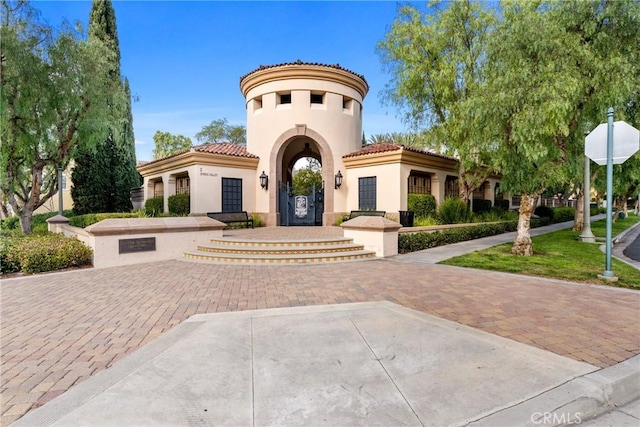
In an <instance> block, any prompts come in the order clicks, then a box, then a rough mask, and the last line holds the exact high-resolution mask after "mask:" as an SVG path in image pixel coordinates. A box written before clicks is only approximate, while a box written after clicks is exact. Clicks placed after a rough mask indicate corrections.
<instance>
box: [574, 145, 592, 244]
mask: <svg viewBox="0 0 640 427" xmlns="http://www.w3.org/2000/svg"><path fill="white" fill-rule="evenodd" d="M590 162H591V160H589V157H587V156H586V155H585V156H584V186H583V192H584V197H583V198H584V200H583V202H584V212H583V213H582V215H583V218H584V220H583V221H584V224H583V225H582V234H580V237H578V239H580V241H582V242H588V243H594V242H595V241H596V236H594V235H593V233H592V232H591V204H590V203H589V202H590V201H591V182H590V181H591V170H590V168H591V163H590Z"/></svg>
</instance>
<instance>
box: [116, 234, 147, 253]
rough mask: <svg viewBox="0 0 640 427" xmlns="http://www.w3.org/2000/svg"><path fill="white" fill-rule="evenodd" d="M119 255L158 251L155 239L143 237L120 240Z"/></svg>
mask: <svg viewBox="0 0 640 427" xmlns="http://www.w3.org/2000/svg"><path fill="white" fill-rule="evenodd" d="M118 246H119V248H118V249H119V253H121V254H128V253H132V252H151V251H155V250H156V238H155V237H142V238H139V239H120V240H118Z"/></svg>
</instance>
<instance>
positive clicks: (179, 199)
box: [169, 193, 191, 216]
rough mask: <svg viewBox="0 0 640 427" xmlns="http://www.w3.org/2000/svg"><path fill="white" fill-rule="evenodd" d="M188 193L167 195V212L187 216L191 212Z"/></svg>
mask: <svg viewBox="0 0 640 427" xmlns="http://www.w3.org/2000/svg"><path fill="white" fill-rule="evenodd" d="M190 198H191V197H190V195H189V193H184V194H174V195H173V196H169V213H171V214H173V215H178V216H187V215H189V213H190V212H191V209H190V203H191V202H190Z"/></svg>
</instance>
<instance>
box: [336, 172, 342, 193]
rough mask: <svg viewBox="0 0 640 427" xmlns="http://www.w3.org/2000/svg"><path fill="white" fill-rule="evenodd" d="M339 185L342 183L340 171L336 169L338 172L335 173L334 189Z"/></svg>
mask: <svg viewBox="0 0 640 427" xmlns="http://www.w3.org/2000/svg"><path fill="white" fill-rule="evenodd" d="M341 185H342V173H340V171H338V173H337V174H336V190H337V189H338V188H340V186H341Z"/></svg>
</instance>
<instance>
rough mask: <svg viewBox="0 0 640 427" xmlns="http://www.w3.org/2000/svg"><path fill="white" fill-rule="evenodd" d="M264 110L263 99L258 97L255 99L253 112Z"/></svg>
mask: <svg viewBox="0 0 640 427" xmlns="http://www.w3.org/2000/svg"><path fill="white" fill-rule="evenodd" d="M261 108H262V97H261V96H257V97H255V98H253V111H257V110H259V109H261Z"/></svg>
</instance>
